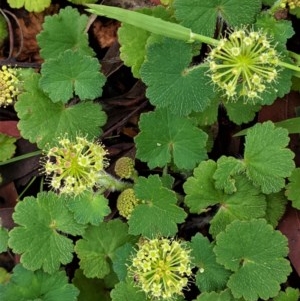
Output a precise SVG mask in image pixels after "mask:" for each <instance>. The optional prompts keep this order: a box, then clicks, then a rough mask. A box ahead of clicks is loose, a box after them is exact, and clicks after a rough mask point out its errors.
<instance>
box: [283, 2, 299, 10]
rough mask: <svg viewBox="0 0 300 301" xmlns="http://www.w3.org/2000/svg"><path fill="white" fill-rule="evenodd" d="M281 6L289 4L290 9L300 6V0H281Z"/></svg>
mask: <svg viewBox="0 0 300 301" xmlns="http://www.w3.org/2000/svg"><path fill="white" fill-rule="evenodd" d="M280 6H281V7H282V8H285V7H286V6H289V8H290V9H295V8H297V7H300V0H281V3H280Z"/></svg>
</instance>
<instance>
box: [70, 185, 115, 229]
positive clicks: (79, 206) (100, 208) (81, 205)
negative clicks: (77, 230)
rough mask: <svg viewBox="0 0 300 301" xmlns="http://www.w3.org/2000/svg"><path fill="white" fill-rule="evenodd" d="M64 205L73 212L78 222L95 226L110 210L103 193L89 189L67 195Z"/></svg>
mask: <svg viewBox="0 0 300 301" xmlns="http://www.w3.org/2000/svg"><path fill="white" fill-rule="evenodd" d="M66 206H67V207H68V209H69V210H70V211H72V212H73V213H74V218H75V220H76V222H77V223H79V224H88V223H90V224H92V225H95V226H97V225H99V224H100V223H101V222H102V221H103V219H104V217H105V216H107V215H108V214H109V213H110V212H111V210H110V208H109V206H108V200H107V199H106V198H105V197H104V195H102V194H95V193H93V192H91V191H85V192H84V193H81V194H79V195H77V196H75V197H74V196H72V197H70V196H69V197H67V202H66Z"/></svg>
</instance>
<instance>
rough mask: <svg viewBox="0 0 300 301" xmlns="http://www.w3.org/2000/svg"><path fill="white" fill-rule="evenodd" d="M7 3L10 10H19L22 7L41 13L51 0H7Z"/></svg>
mask: <svg viewBox="0 0 300 301" xmlns="http://www.w3.org/2000/svg"><path fill="white" fill-rule="evenodd" d="M7 2H8V4H9V6H10V7H12V8H21V7H23V6H24V7H25V9H26V10H28V11H30V12H36V13H38V12H41V11H43V10H44V9H45V8H47V7H49V6H50V4H51V0H39V1H32V0H8V1H7Z"/></svg>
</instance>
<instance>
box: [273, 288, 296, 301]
mask: <svg viewBox="0 0 300 301" xmlns="http://www.w3.org/2000/svg"><path fill="white" fill-rule="evenodd" d="M299 297H300V292H299V289H295V288H292V287H288V288H287V289H286V290H285V291H284V292H279V294H278V296H276V297H275V298H274V301H298V300H299Z"/></svg>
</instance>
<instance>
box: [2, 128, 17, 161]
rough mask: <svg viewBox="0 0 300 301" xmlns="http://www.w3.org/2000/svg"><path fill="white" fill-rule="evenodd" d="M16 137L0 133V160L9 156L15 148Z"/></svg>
mask: <svg viewBox="0 0 300 301" xmlns="http://www.w3.org/2000/svg"><path fill="white" fill-rule="evenodd" d="M16 141H17V139H16V138H14V137H10V136H7V135H4V134H1V133H0V149H1V152H0V162H1V161H5V160H7V159H9V158H11V157H12V156H13V155H14V153H15V150H16V146H15V142H16Z"/></svg>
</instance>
